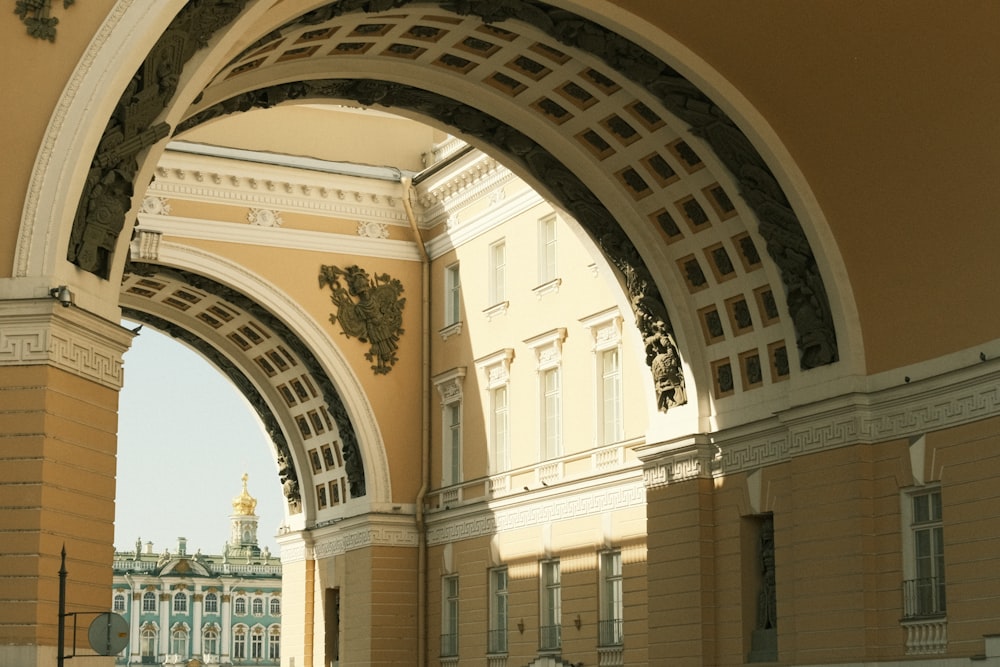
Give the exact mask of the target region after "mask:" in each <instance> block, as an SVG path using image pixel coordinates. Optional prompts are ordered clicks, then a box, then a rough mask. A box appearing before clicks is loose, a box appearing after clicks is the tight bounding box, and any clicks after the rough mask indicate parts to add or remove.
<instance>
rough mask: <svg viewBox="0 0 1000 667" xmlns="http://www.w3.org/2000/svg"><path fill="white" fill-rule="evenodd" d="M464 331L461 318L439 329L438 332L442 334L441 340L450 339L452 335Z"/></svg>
mask: <svg viewBox="0 0 1000 667" xmlns="http://www.w3.org/2000/svg"><path fill="white" fill-rule="evenodd" d="M461 333H462V321H461V320H459V321H458V322H455V323H454V324H449V325H448V326H446V327H444V328H442V329H438V334H440V336H441V340H448V338H450V337H451V336H457V335H459V334H461Z"/></svg>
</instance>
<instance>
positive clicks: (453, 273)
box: [444, 262, 462, 328]
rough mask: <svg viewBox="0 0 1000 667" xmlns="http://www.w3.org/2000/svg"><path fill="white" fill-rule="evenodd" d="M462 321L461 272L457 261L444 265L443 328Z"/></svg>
mask: <svg viewBox="0 0 1000 667" xmlns="http://www.w3.org/2000/svg"><path fill="white" fill-rule="evenodd" d="M461 321H462V274H461V271H460V267H459V263H458V262H454V263H452V264H449V265H448V266H446V267H444V328H448V327H453V326H455V325H457V324H460V323H461Z"/></svg>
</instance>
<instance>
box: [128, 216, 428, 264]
mask: <svg viewBox="0 0 1000 667" xmlns="http://www.w3.org/2000/svg"><path fill="white" fill-rule="evenodd" d="M138 219H139V232H140V234H139V235H138V236H139V237H142V235H143V234H147V233H159V234H165V235H167V236H171V237H175V238H189V239H200V240H205V241H222V242H226V243H241V244H245V245H262V246H268V247H272V248H285V249H291V250H314V251H317V252H327V253H343V254H348V255H358V256H362V257H379V258H382V259H401V260H409V261H419V260H420V253H419V252H418V250H417V246H416V244H415V243H411V242H409V241H396V240H393V239H385V238H372V237H371V236H361V235H360V234H359V235H358V236H349V235H347V234H333V233H328V232H315V231H308V230H301V229H285V228H283V227H262V226H258V225H250V224H239V223H232V222H216V221H212V220H201V219H195V218H184V217H178V216H170V215H147V214H143V213H140V214H139V216H138ZM143 241H144V239H143V238H139V239H134V240H133V251H134V252H137V253H140V255H139V256H141V254H142V252H144V250H143V245H142V242H143ZM134 256H135V255H134Z"/></svg>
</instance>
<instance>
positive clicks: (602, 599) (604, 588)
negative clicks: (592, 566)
mask: <svg viewBox="0 0 1000 667" xmlns="http://www.w3.org/2000/svg"><path fill="white" fill-rule="evenodd" d="M600 578H601V590H600V593H599V604H600V605H601V608H600V625H599V627H598V641H599V643H600V645H601V646H618V645H620V644H621V643H622V639H623V634H622V631H623V629H624V628H623V623H622V616H623V613H624V599H623V597H622V590H623V589H622V554H621V552H620V551H606V552H604V553H602V554H601V570H600Z"/></svg>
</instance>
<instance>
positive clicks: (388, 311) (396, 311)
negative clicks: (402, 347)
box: [319, 266, 406, 375]
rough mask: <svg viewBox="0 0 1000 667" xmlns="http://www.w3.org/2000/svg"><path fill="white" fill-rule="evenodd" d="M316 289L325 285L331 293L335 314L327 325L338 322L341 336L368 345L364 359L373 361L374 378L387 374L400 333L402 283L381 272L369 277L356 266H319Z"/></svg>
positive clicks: (401, 329) (402, 299) (403, 302)
mask: <svg viewBox="0 0 1000 667" xmlns="http://www.w3.org/2000/svg"><path fill="white" fill-rule="evenodd" d="M341 281H343V283H342V282H341ZM319 286H320V288H323V287H326V286H329V287H330V290H331V291H332V292H333V294H331V295H330V301H332V302H333V305H335V306H336V307H337V312H336V313H334V314H333V315H330V322H332V323H334V324H336V323H337V322H340V328H341V330H342V333H343V334H344V335H345V336H347V337H348V338H357V339H358V340H360V341H361V342H362V343H368V344H369V345H370V346H371V347H370V348H369V350H368V352H366V353H365V359H367V360H368V361H371V362H373V363H372V370H373V371H375V374H376V375H384V374H386V373H388V372H389V371H391V370H392V366H393V364H395V363H396V362H397V361H398V358H397V357H396V351H397V350H398V349H399V337H400V336H401V335H402V334H403V326H402V325H403V306H404V305H406V299H404V298H402V297H400V294H402V293H403V283H401V282H399V281H398V280H396V279H395V278H391V277H389V275H388V274H385V273H381V274H377V275H376V276H375V277H374V278H371V277H369V275H368V272H367V271H365V270H364V269H362V268H361V267H359V266H348V267H347V268H346V269H341V268H340V267H338V266H321V267H320V271H319Z"/></svg>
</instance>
